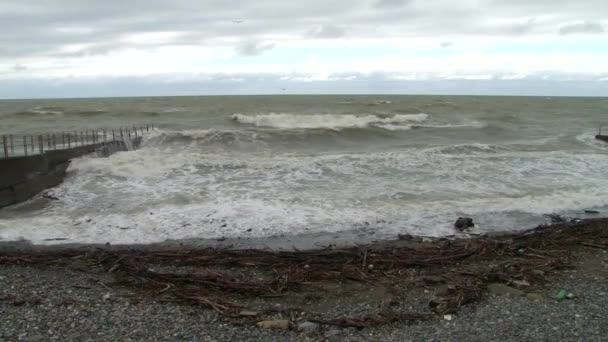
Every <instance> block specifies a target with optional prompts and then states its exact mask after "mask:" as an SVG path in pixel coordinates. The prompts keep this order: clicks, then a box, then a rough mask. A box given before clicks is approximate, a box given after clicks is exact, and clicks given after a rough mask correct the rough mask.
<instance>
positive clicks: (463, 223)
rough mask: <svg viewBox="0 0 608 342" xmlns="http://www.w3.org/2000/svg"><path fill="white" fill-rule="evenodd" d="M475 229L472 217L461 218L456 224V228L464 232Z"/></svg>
mask: <svg viewBox="0 0 608 342" xmlns="http://www.w3.org/2000/svg"><path fill="white" fill-rule="evenodd" d="M472 227H475V223H474V222H473V219H472V218H470V217H459V218H458V220H456V222H455V223H454V228H456V229H458V230H460V231H463V230H466V229H468V228H472Z"/></svg>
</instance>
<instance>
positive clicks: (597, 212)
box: [585, 210, 600, 214]
mask: <svg viewBox="0 0 608 342" xmlns="http://www.w3.org/2000/svg"><path fill="white" fill-rule="evenodd" d="M599 213H600V212H599V211H597V210H585V214H599Z"/></svg>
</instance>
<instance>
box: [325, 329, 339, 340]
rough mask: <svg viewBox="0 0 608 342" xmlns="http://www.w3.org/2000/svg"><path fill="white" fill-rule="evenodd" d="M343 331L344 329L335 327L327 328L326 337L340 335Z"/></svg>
mask: <svg viewBox="0 0 608 342" xmlns="http://www.w3.org/2000/svg"><path fill="white" fill-rule="evenodd" d="M341 333H342V331H340V330H339V329H336V328H333V329H330V330H327V331H326V332H325V338H330V337H334V336H337V335H340V334H341Z"/></svg>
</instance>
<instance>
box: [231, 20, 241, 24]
mask: <svg viewBox="0 0 608 342" xmlns="http://www.w3.org/2000/svg"><path fill="white" fill-rule="evenodd" d="M232 22H233V23H235V24H240V23H242V22H243V21H242V20H233V21H232Z"/></svg>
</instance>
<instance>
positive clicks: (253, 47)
mask: <svg viewBox="0 0 608 342" xmlns="http://www.w3.org/2000/svg"><path fill="white" fill-rule="evenodd" d="M273 48H274V44H273V43H264V42H256V41H250V42H245V43H242V44H241V45H239V46H237V47H236V52H237V53H238V54H239V55H242V56H259V55H261V54H263V53H264V52H266V51H268V50H272V49H273Z"/></svg>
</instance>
